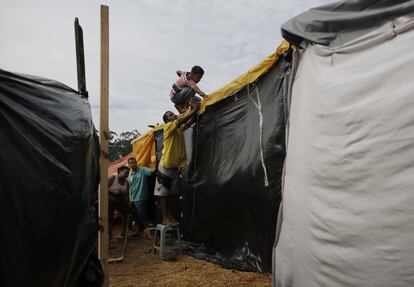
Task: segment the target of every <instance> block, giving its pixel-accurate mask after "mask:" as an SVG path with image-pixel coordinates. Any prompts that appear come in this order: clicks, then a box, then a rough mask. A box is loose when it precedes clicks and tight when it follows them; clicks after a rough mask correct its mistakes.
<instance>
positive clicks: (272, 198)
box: [180, 54, 290, 272]
mask: <svg viewBox="0 0 414 287" xmlns="http://www.w3.org/2000/svg"><path fill="white" fill-rule="evenodd" d="M289 56H290V54H289V55H286V57H284V58H282V59H279V60H278V62H277V63H276V64H275V65H274V66H273V67H272V68H271V70H270V71H269V72H267V73H266V74H265V75H263V76H262V77H261V78H259V79H258V80H257V81H256V82H254V83H252V84H249V85H247V86H245V87H244V88H243V89H241V90H240V91H238V92H237V93H235V94H234V95H230V96H229V97H227V98H225V99H224V100H222V101H220V102H218V103H216V104H213V105H211V106H208V107H207V109H206V110H205V112H204V113H203V114H201V115H200V116H199V117H198V119H197V123H196V125H195V126H194V127H193V130H192V131H190V132H189V135H190V136H191V135H192V141H191V142H192V146H190V147H189V146H187V149H190V150H191V151H192V152H191V158H190V159H189V166H188V168H187V169H186V171H185V173H184V175H183V178H182V180H181V183H180V189H181V196H182V203H181V207H182V210H181V212H182V217H183V218H182V219H181V226H182V228H183V230H184V238H185V240H186V241H187V251H189V252H190V254H192V255H194V256H196V257H198V258H203V259H207V260H209V261H213V262H215V263H217V264H219V265H221V266H224V267H227V268H234V269H239V270H245V271H259V272H270V271H271V261H272V260H271V259H272V258H271V257H272V246H273V241H274V237H275V228H276V219H277V212H278V207H279V203H280V199H281V194H280V190H281V176H282V169H283V163H284V159H285V114H284V108H285V106H284V102H285V100H286V99H285V94H286V86H287V82H288V78H289V72H290V59H289ZM259 100H260V101H259ZM261 120H262V124H261V123H260V121H261ZM186 142H187V143H188V140H187V141H186ZM187 145H188V144H187ZM262 155H263V156H262ZM265 173H266V174H267V176H265ZM266 178H267V179H266Z"/></svg>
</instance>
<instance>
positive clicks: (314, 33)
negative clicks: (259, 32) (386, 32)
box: [282, 0, 414, 46]
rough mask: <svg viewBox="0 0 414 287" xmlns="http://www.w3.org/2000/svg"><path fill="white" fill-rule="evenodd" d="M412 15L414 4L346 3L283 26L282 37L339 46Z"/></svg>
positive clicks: (385, 0)
mask: <svg viewBox="0 0 414 287" xmlns="http://www.w3.org/2000/svg"><path fill="white" fill-rule="evenodd" d="M412 12H414V1H413V0H346V1H339V2H334V3H330V4H327V5H324V6H321V7H317V8H313V9H310V10H308V11H306V12H304V13H302V14H300V15H298V16H296V17H294V18H292V19H290V20H289V21H287V22H286V23H284V24H283V25H282V36H283V37H284V38H285V39H287V40H289V41H290V42H291V43H293V44H296V45H299V44H300V43H301V42H302V41H303V40H305V41H307V42H311V43H316V44H321V45H325V46H339V45H341V44H344V43H346V42H348V41H351V40H353V39H356V38H357V37H359V36H361V35H363V34H365V33H367V32H369V31H370V30H372V29H375V28H377V27H378V26H381V25H383V24H385V23H387V22H389V21H390V20H392V19H395V18H397V17H399V16H402V15H406V14H409V13H412Z"/></svg>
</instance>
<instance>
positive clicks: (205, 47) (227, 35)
mask: <svg viewBox="0 0 414 287" xmlns="http://www.w3.org/2000/svg"><path fill="white" fill-rule="evenodd" d="M105 2H106V3H104V4H108V5H109V7H110V8H109V10H110V11H109V13H110V16H109V20H110V127H111V129H112V130H114V131H116V132H122V131H126V130H132V129H138V130H139V131H140V132H143V131H145V130H147V129H148V128H147V125H148V124H153V123H155V122H160V121H161V116H162V114H163V113H164V111H166V110H173V109H174V107H173V105H172V103H171V102H170V100H169V97H168V93H169V89H170V87H171V84H172V83H173V82H174V81H175V79H176V76H175V70H177V69H190V68H191V67H192V66H193V65H196V64H197V65H201V66H202V67H203V68H204V69H205V71H206V74H205V77H204V79H203V80H202V82H201V83H200V87H201V88H202V89H203V90H205V91H206V92H207V93H209V92H212V91H214V90H215V89H217V88H220V87H221V86H222V85H224V84H226V83H227V82H229V81H231V80H232V79H233V78H235V77H237V76H238V75H240V74H241V73H243V72H244V71H246V70H247V69H248V68H250V67H251V66H253V65H255V64H256V63H258V62H259V61H260V60H261V59H262V58H264V57H266V56H267V55H268V54H270V53H271V52H272V51H273V50H274V49H275V48H276V46H277V45H278V44H279V43H280V42H281V40H282V39H281V36H280V25H281V24H282V23H283V22H285V21H286V20H288V19H290V18H291V17H293V16H295V15H297V14H299V13H300V12H302V11H305V10H306V9H308V8H310V7H314V6H319V5H321V4H324V3H327V2H330V1H327V0H309V1H288V0H282V1H274V0H255V1H252V0H227V1H222V0H212V1H190V0H175V1H171V0H140V1H137V0H124V1H105ZM99 5H100V3H99V2H98V1H82V0H76V1H53V0H43V1H23V0H0V7H1V10H0V35H1V37H0V68H2V69H6V70H10V71H15V72H19V73H26V74H33V75H38V76H45V77H48V78H52V79H56V80H58V81H61V82H63V83H65V84H67V85H69V86H71V87H73V88H76V60H75V44H74V31H73V21H74V18H75V17H79V20H80V24H81V25H82V27H83V30H84V42H85V53H86V55H85V56H86V70H87V88H88V90H89V94H90V101H91V104H92V106H93V108H92V110H93V116H94V121H95V124H96V125H97V126H98V125H99V117H98V116H99V110H98V108H96V107H99V79H100V76H99V68H100V66H99V59H100V58H99V57H100V44H99V39H100V35H99V33H100V26H99V25H100V19H99V17H100V11H99V9H100V8H99Z"/></svg>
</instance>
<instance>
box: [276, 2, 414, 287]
mask: <svg viewBox="0 0 414 287" xmlns="http://www.w3.org/2000/svg"><path fill="white" fill-rule="evenodd" d="M413 13H414V1H342V2H339V3H335V4H329V5H327V6H323V7H320V8H316V9H312V10H310V11H308V12H305V13H304V14H302V15H299V16H298V17H296V18H293V19H292V20H290V21H288V22H287V23H286V24H284V25H283V26H282V31H283V34H284V35H285V37H287V39H288V40H290V41H292V42H294V43H296V44H297V45H298V49H297V50H296V52H295V53H294V55H293V56H294V61H293V62H294V63H296V64H295V66H294V67H293V68H292V70H293V71H295V73H294V74H293V75H292V79H293V81H292V87H291V89H290V91H289V97H290V98H291V100H290V114H289V124H288V127H289V128H288V134H289V136H288V141H287V156H286V162H285V170H284V177H283V180H284V187H283V191H282V194H283V195H282V197H283V203H282V208H281V215H282V216H280V217H279V222H278V235H277V237H278V239H277V245H276V248H275V250H274V260H275V261H274V263H275V265H274V282H275V283H276V286H278V287H285V286H311V287H312V286H376V287H379V286H384V287H385V286H407V287H408V286H414V273H413V266H414V245H413V244H412V243H413V242H414V231H413V230H414V209H413V206H414V192H413V191H414V177H413V175H414V161H413V159H414V117H413V110H414V97H413V95H414V82H413V81H412V75H413V71H414V52H413V49H412V44H413V43H414V30H413V28H414V16H413V15H414V14H413Z"/></svg>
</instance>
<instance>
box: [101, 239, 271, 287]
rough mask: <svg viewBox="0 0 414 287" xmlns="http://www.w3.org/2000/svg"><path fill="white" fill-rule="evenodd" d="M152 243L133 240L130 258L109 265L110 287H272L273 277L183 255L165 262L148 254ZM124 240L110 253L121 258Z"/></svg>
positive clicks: (127, 256)
mask: <svg viewBox="0 0 414 287" xmlns="http://www.w3.org/2000/svg"><path fill="white" fill-rule="evenodd" d="M151 244H152V241H151V240H148V239H144V238H142V237H129V238H128V246H127V252H126V258H125V259H124V261H123V262H122V263H111V264H110V265H109V286H110V287H136V286H151V287H152V286H168V287H170V286H172V287H174V286H180V287H181V286H184V287H185V286H189V287H190V286H191V287H193V286H271V285H272V284H271V278H270V275H265V274H259V273H252V272H240V271H235V270H228V269H224V268H221V267H219V266H217V265H214V264H212V263H209V262H207V261H203V260H197V259H194V258H193V257H191V256H188V255H185V254H182V255H178V256H177V260H176V261H173V262H168V261H163V260H161V259H160V257H159V256H158V255H154V254H153V253H152V252H150V253H146V252H145V250H146V249H148V247H150V246H151ZM121 245H122V243H121V241H120V240H119V241H118V242H116V243H115V247H116V248H115V249H112V250H110V254H111V256H113V257H116V256H117V255H119V252H120V249H121Z"/></svg>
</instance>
